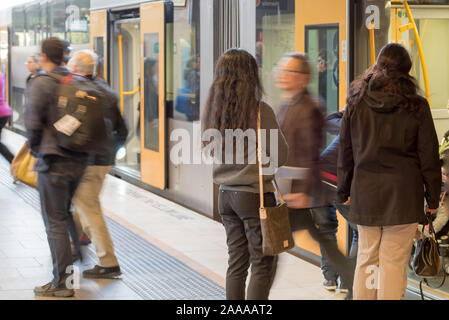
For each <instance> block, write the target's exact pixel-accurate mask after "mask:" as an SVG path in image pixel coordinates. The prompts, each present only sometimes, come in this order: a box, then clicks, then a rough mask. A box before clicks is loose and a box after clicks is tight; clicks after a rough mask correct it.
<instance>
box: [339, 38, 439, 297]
mask: <svg viewBox="0 0 449 320" xmlns="http://www.w3.org/2000/svg"><path fill="white" fill-rule="evenodd" d="M411 68H412V61H411V59H410V55H409V53H408V52H407V50H406V49H405V48H404V47H403V46H401V45H398V44H388V45H386V46H385V47H383V48H382V49H381V51H380V53H379V56H378V57H377V62H376V64H375V65H374V66H373V67H371V68H369V69H368V70H367V71H366V72H365V73H364V74H363V75H362V76H361V77H360V78H359V79H357V80H355V81H354V82H353V83H352V84H351V87H350V90H349V95H348V99H347V108H346V111H345V114H344V116H343V123H342V127H341V134H340V150H339V157H338V193H339V197H340V200H341V201H344V202H345V203H346V204H351V208H350V213H349V220H350V221H351V222H353V223H356V224H357V225H358V231H359V248H358V255H357V268H356V273H355V279H354V299H374V300H375V299H403V298H404V294H405V289H406V285H407V274H406V265H407V261H408V259H409V255H410V251H411V246H412V242H413V238H414V235H415V232H416V227H417V224H418V223H421V222H424V221H425V215H424V210H423V208H424V198H425V199H426V201H427V206H426V211H428V212H432V213H433V212H435V211H436V209H437V208H438V204H439V196H440V190H441V169H440V161H439V157H438V140H437V135H436V133H435V127H434V124H433V120H432V115H431V112H430V108H429V105H428V103H427V101H426V100H425V99H424V98H423V97H421V96H420V95H418V86H417V84H416V82H415V79H414V78H413V77H412V76H410V74H409V72H410V70H411ZM373 272H374V278H375V280H376V279H377V281H375V282H376V283H374V285H371V284H372V283H371V284H370V280H372V279H373Z"/></svg>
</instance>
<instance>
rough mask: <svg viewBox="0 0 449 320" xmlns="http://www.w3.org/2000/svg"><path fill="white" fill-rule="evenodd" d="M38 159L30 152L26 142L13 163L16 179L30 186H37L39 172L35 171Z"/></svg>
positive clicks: (12, 167) (12, 172) (12, 170)
mask: <svg viewBox="0 0 449 320" xmlns="http://www.w3.org/2000/svg"><path fill="white" fill-rule="evenodd" d="M36 162H37V159H36V158H35V157H33V156H32V155H31V153H30V148H29V147H28V144H27V143H26V142H25V144H24V145H23V147H22V148H21V149H20V151H19V152H18V153H17V155H16V156H15V157H14V159H13V160H12V163H11V174H12V176H13V178H14V182H15V181H21V182H23V183H25V184H27V185H29V186H30V187H33V188H37V172H36V171H33V169H34V166H35V164H36Z"/></svg>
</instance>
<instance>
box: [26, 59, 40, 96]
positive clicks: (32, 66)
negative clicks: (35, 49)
mask: <svg viewBox="0 0 449 320" xmlns="http://www.w3.org/2000/svg"><path fill="white" fill-rule="evenodd" d="M26 65H27V69H28V72H29V73H30V74H29V75H28V77H27V79H26V87H27V89H28V88H29V87H30V86H31V83H32V80H33V79H34V78H36V77H37V76H38V75H40V74H41V73H42V70H41V67H40V65H39V56H38V55H32V56H29V57H28V58H27V62H26Z"/></svg>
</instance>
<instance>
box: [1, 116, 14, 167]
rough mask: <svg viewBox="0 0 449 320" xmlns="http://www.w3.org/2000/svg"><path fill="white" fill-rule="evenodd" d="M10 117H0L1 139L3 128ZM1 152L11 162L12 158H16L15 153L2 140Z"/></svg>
mask: <svg viewBox="0 0 449 320" xmlns="http://www.w3.org/2000/svg"><path fill="white" fill-rule="evenodd" d="M8 120H9V117H3V118H0V139H1V136H2V129H3V128H4V127H5V126H6V124H7V123H8ZM0 154H1V155H2V156H3V157H4V158H5V159H6V160H8V162H9V163H11V162H12V159H14V155H13V154H12V153H11V151H9V149H8V147H6V146H5V145H4V144H3V143H1V140H0Z"/></svg>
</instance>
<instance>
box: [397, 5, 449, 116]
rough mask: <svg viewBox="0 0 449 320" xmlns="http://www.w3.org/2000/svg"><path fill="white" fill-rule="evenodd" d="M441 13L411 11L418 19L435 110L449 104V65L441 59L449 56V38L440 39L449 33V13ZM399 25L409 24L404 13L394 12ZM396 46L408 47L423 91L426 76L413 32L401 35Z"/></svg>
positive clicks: (423, 9) (424, 10)
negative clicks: (448, 54) (448, 31)
mask: <svg viewBox="0 0 449 320" xmlns="http://www.w3.org/2000/svg"><path fill="white" fill-rule="evenodd" d="M438 10H439V12H435V11H431V10H426V9H425V8H414V7H412V8H411V11H412V15H413V16H414V17H415V22H416V26H417V28H418V33H419V36H420V38H421V43H422V46H423V51H424V58H425V62H426V67H427V75H428V79H429V91H430V92H429V93H430V105H431V107H432V109H446V108H447V106H448V104H449V91H448V90H447V88H448V87H449V61H448V59H442V58H441V57H444V56H445V55H446V54H447V53H448V52H449V38H448V37H442V36H441V35H442V34H444V33H445V32H447V30H449V18H447V17H449V9H447V8H440V9H438ZM393 14H394V15H396V17H395V18H396V19H398V21H399V23H400V25H405V24H407V23H409V20H408V18H407V15H406V12H405V10H404V9H402V8H399V9H398V10H397V11H394V12H393ZM396 41H397V42H399V43H401V44H403V45H404V46H405V47H407V48H408V49H409V51H410V53H411V55H412V57H413V69H412V74H413V76H414V77H416V79H417V80H418V83H419V86H420V88H421V89H422V90H423V91H424V89H425V82H424V74H423V69H422V65H421V60H420V56H419V51H418V46H417V41H416V38H415V35H414V33H413V30H408V31H405V32H402V33H400V34H398V39H396Z"/></svg>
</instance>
